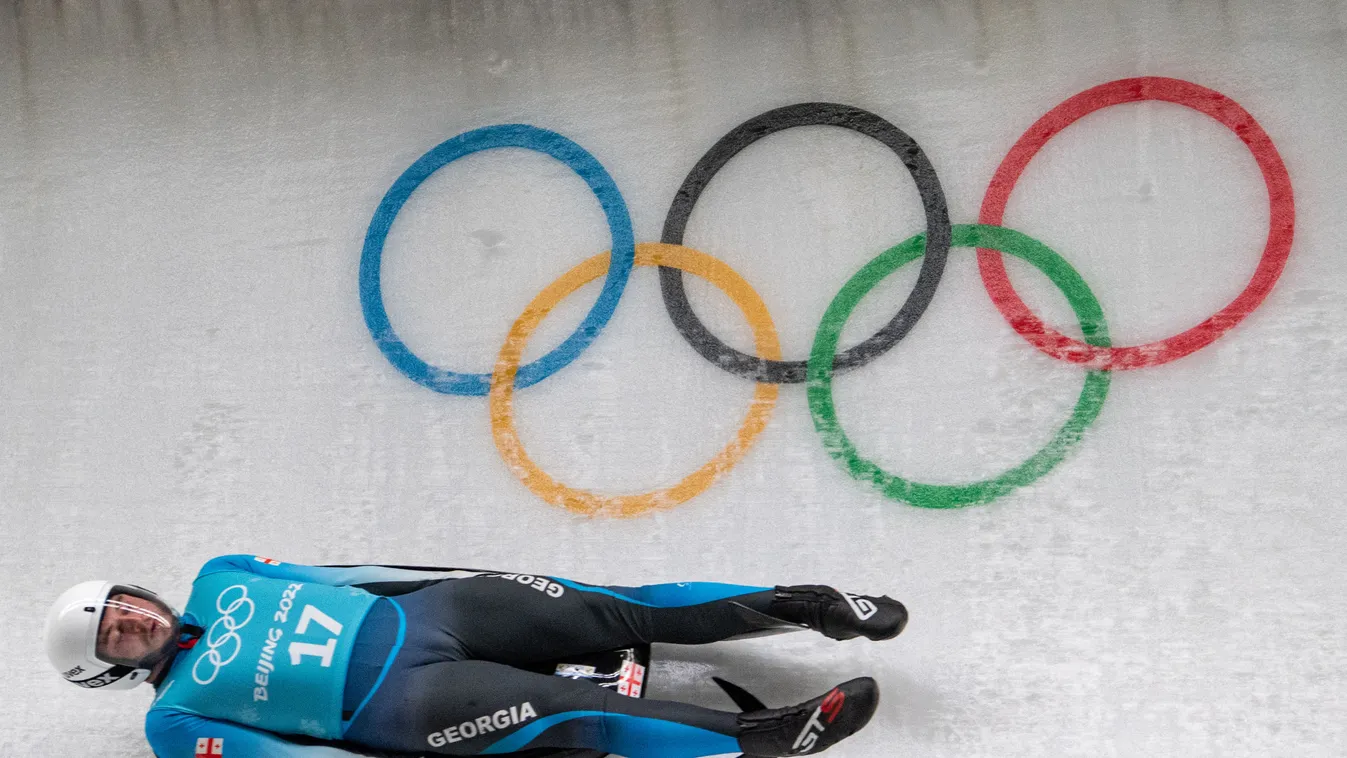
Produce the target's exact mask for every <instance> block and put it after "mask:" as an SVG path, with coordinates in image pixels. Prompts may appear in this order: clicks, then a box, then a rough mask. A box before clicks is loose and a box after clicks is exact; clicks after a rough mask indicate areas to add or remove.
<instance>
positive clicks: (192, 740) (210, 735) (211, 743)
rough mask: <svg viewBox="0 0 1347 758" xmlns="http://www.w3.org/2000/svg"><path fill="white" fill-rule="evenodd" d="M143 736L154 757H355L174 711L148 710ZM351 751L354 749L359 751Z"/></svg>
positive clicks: (313, 743)
mask: <svg viewBox="0 0 1347 758" xmlns="http://www.w3.org/2000/svg"><path fill="white" fill-rule="evenodd" d="M145 737H146V738H147V739H149V741H150V747H151V748H152V749H153V750H154V754H155V756H157V758H201V757H202V756H209V758H356V756H371V755H378V754H377V753H369V752H352V751H351V750H346V749H344V748H342V747H337V746H334V745H328V744H323V743H321V742H318V741H312V740H310V741H307V742H300V741H297V740H292V739H290V738H287V737H283V736H281V735H278V734H272V733H271V732H263V731H259V730H257V729H249V728H248V727H246V726H242V725H239V724H234V723H231V722H228V721H217V720H215V719H208V718H205V717H204V716H198V715H196V714H194V713H188V712H186V711H179V710H176V709H174V708H151V709H150V712H149V714H147V715H146V716H145ZM353 749H356V750H358V749H359V748H354V746H353Z"/></svg>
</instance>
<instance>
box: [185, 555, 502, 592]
mask: <svg viewBox="0 0 1347 758" xmlns="http://www.w3.org/2000/svg"><path fill="white" fill-rule="evenodd" d="M218 571H246V572H248V573H250V574H258V575H259V576H265V577H269V578H272V579H284V580H286V581H289V582H309V583H312V584H328V585H332V586H336V587H345V586H364V587H367V588H368V587H374V588H376V589H382V590H386V591H375V594H380V595H396V594H401V593H402V592H409V591H411V590H413V589H416V588H419V587H423V586H425V585H427V584H430V583H433V582H437V581H442V580H444V579H455V578H459V577H464V576H473V575H476V574H480V573H483V572H481V571H476V570H473V569H453V568H419V567H408V566H305V565H303V564H299V563H283V562H281V561H278V560H275V559H273V558H263V557H262V556H258V555H222V556H220V557H218V558H212V559H210V560H209V561H207V562H206V565H204V566H202V567H201V571H200V572H199V573H198V574H197V578H198V579H199V578H201V577H203V576H205V575H206V574H213V573H216V572H218ZM371 591H374V590H371Z"/></svg>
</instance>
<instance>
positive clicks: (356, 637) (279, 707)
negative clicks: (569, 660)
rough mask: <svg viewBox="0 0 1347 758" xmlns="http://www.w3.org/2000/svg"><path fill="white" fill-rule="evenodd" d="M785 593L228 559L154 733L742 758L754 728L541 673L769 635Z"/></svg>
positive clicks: (199, 586)
mask: <svg viewBox="0 0 1347 758" xmlns="http://www.w3.org/2000/svg"><path fill="white" fill-rule="evenodd" d="M772 594H773V593H772V590H771V588H767V587H746V586H740V585H728V584H712V583H704V582H690V583H680V584H659V585H648V586H645V587H599V586H593V585H586V584H582V583H579V582H574V581H570V580H566V579H559V578H555V577H539V576H527V575H517V574H498V573H491V572H474V571H457V570H435V569H413V568H398V567H386V566H353V567H318V566H301V565H295V564H286V563H281V562H279V561H274V560H271V559H267V558H260V557H255V556H250V555H232V556H222V557H220V558H215V559H213V560H211V561H209V562H208V563H206V565H205V566H203V567H202V569H201V571H200V573H199V574H198V575H197V578H196V580H195V582H194V583H193V587H192V593H191V596H190V598H189V600H188V602H187V606H186V608H185V609H184V613H183V622H184V624H185V625H190V626H191V627H195V628H197V629H201V630H203V631H202V632H201V633H200V635H199V637H195V638H194V639H185V640H184V642H183V643H182V645H181V647H182V648H183V649H181V650H180V651H179V652H178V654H177V655H176V657H175V658H174V660H173V661H172V663H171V664H170V666H169V668H168V669H167V671H166V672H165V673H164V675H163V676H161V677H160V678H159V680H158V681H157V682H156V683H155V688H156V690H157V694H156V697H155V700H154V703H153V705H152V706H151V708H150V711H149V713H148V714H147V716H146V721H145V730H146V736H147V737H148V739H149V742H150V745H151V746H152V747H153V749H154V751H155V754H156V755H157V756H158V757H159V758H188V757H189V756H190V757H191V758H198V757H200V756H206V757H208V758H348V757H350V756H367V755H388V754H398V755H429V754H435V755H440V754H452V755H478V754H497V753H506V752H513V751H518V750H524V749H529V748H538V747H550V748H589V749H594V750H600V751H605V752H614V753H618V754H620V755H623V756H627V758H695V757H696V756H707V755H719V754H724V753H736V752H741V750H740V748H739V744H738V740H737V734H738V730H739V726H738V722H737V718H736V714H734V713H729V712H724V711H716V710H711V709H707V708H701V707H697V706H692V705H688V704H684V703H675V702H669V701H658V700H646V699H640V698H634V697H625V696H623V695H620V694H618V693H617V692H615V691H613V690H611V689H607V688H603V687H599V686H598V685H596V684H594V683H591V682H588V681H582V680H575V679H567V678H562V677H556V676H551V675H548V674H542V673H535V672H533V671H529V670H527V666H528V665H529V664H535V663H539V662H547V661H555V660H557V659H559V658H562V657H565V656H569V655H582V654H586V653H595V652H603V651H607V650H613V649H618V648H622V647H630V646H633V645H639V644H647V643H651V642H670V643H678V644H698V643H703V642H713V641H716V640H720V639H726V638H729V637H733V636H737V635H741V634H745V633H749V632H753V631H755V630H757V629H760V628H761V627H760V626H755V625H754V623H753V621H752V620H751V619H750V618H749V617H746V616H745V615H743V614H742V613H740V612H739V610H737V609H740V608H748V609H750V610H752V611H757V612H759V613H766V612H767V610H768V606H769V604H770V602H771V599H772Z"/></svg>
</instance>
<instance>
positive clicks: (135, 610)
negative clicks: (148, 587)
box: [98, 594, 173, 661]
mask: <svg viewBox="0 0 1347 758" xmlns="http://www.w3.org/2000/svg"><path fill="white" fill-rule="evenodd" d="M172 623H173V620H172V619H171V618H168V617H166V615H165V609H164V608H163V607H162V606H160V605H158V604H156V603H154V602H152V601H150V600H146V599H144V598H140V597H136V596H134V595H121V594H118V595H113V596H112V597H110V598H108V602H107V604H106V605H105V606H104V608H103V618H102V619H101V620H100V621H99V622H98V653H99V655H100V656H101V657H103V658H105V659H107V660H110V661H139V660H141V659H142V658H144V657H145V656H146V655H149V654H150V653H152V652H155V651H156V650H159V649H160V648H162V647H163V646H164V643H166V642H168V638H169V635H171V634H172V633H173V627H172Z"/></svg>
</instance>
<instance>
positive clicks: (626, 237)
mask: <svg viewBox="0 0 1347 758" xmlns="http://www.w3.org/2000/svg"><path fill="white" fill-rule="evenodd" d="M498 147H522V148H525V149H527V150H534V151H537V152H539V153H545V154H547V155H550V156H552V157H553V158H556V159H557V160H559V161H561V162H562V163H564V164H566V166H567V168H569V169H571V170H572V171H574V172H575V173H576V174H579V175H580V178H581V179H584V180H585V183H586V184H588V185H589V188H590V190H591V191H593V193H594V196H595V197H597V198H598V200H599V205H601V206H603V212H604V215H605V216H607V217H608V230H609V232H610V234H611V236H612V251H613V253H612V258H611V261H610V263H609V266H608V277H607V279H605V280H604V283H603V291H602V292H600V293H599V298H598V300H596V301H595V302H594V307H592V308H590V309H589V313H588V314H587V315H586V316H585V320H584V321H582V322H580V325H579V326H577V327H576V328H575V331H574V332H571V335H570V336H569V337H567V338H566V340H565V341H564V342H562V343H561V344H560V345H557V347H556V348H555V349H554V350H552V352H550V353H548V354H547V355H544V356H543V357H541V358H539V359H538V360H536V361H534V362H533V363H529V364H527V365H524V366H521V367H520V368H519V375H518V377H517V378H516V379H515V384H516V386H519V387H528V386H529V385H533V384H537V383H538V382H541V381H542V380H544V379H546V378H547V377H549V376H551V375H552V374H554V373H556V372H557V371H558V370H560V369H562V368H563V367H565V366H566V365H567V364H569V363H570V362H571V361H573V360H575V359H576V358H577V357H578V356H579V355H580V353H582V352H583V351H584V349H585V348H587V347H589V343H591V342H593V341H594V338H595V337H598V336H599V332H600V331H602V330H603V327H604V326H606V325H607V324H608V319H609V318H611V317H612V315H613V311H614V310H615V309H616V308H617V302H618V300H619V299H621V297H622V290H623V289H625V288H626V286H627V279H628V278H629V277H630V276H631V269H632V266H633V265H634V263H635V260H636V237H635V235H634V233H633V232H632V228H631V215H630V214H629V213H628V212H627V203H626V201H624V200H623V199H622V193H621V192H619V191H618V189H617V183H616V182H614V181H613V177H611V176H609V175H608V171H607V170H605V169H604V167H603V166H602V164H600V163H599V161H598V160H597V159H596V158H595V157H594V156H592V155H590V154H589V152H588V151H586V150H585V149H584V148H583V147H580V146H579V145H577V144H575V143H574V142H572V141H571V140H569V139H566V138H565V137H563V136H561V135H560V134H557V133H556V132H551V131H548V130H546V129H539V128H537V127H535V126H528V125H527V124H500V125H496V126H486V127H482V128H481V129H474V130H472V131H470V132H464V133H463V134H460V135H458V136H457V137H453V138H451V139H448V140H445V141H444V142H442V143H440V144H439V145H437V146H435V147H434V148H433V149H431V150H430V151H429V152H427V153H426V154H425V155H423V156H421V157H420V158H419V159H417V161H416V162H415V163H413V164H412V165H411V166H410V167H409V168H408V169H407V170H406V171H404V172H403V173H402V176H399V177H398V179H397V181H395V182H393V186H392V187H390V188H389V189H388V193H387V194H385V195H384V199H383V201H382V202H380V203H379V207H378V209H377V210H375V211H374V218H373V219H371V220H370V225H369V231H367V232H366V233H365V248H364V250H363V252H361V254H360V308H361V310H362V311H364V313H365V326H367V327H369V332H370V336H371V337H373V338H374V344H376V345H378V346H379V350H381V351H382V352H383V354H384V357H385V358H387V359H388V362H389V363H392V364H393V365H394V366H396V367H397V369H398V370H399V371H401V372H402V373H404V374H406V375H407V376H408V377H409V378H410V379H412V381H415V382H417V383H419V384H422V385H424V386H426V387H429V388H430V389H432V390H435V391H436V392H443V393H445V394H447V395H485V394H487V391H488V390H489V389H490V388H491V374H490V373H485V374H468V373H459V372H455V371H449V370H448V369H442V368H438V367H436V366H432V365H430V364H428V363H426V362H425V361H423V360H421V359H420V358H418V357H417V356H416V354H415V353H413V352H412V351H411V349H410V348H408V347H407V345H406V344H405V343H404V342H403V341H402V340H401V339H399V338H398V336H397V334H396V333H394V331H393V326H392V324H390V323H389V322H388V312H387V311H386V310H384V298H383V289H382V284H381V282H380V276H379V270H380V264H381V263H382V261H383V250H384V241H385V240H387V239H388V230H389V229H390V228H391V227H392V226H393V220H394V219H396V218H397V215H398V211H400V210H402V206H403V205H404V204H405V203H406V202H407V198H409V197H411V194H412V192H414V191H415V190H416V188H417V187H419V186H421V183H422V182H424V181H425V180H426V179H428V178H430V175H431V174H433V173H435V172H436V171H438V170H439V169H440V168H442V167H444V166H446V165H448V164H450V163H452V162H454V161H456V160H458V159H459V158H462V157H463V156H465V155H471V154H472V153H476V152H479V151H482V150H491V149H493V148H498Z"/></svg>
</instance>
